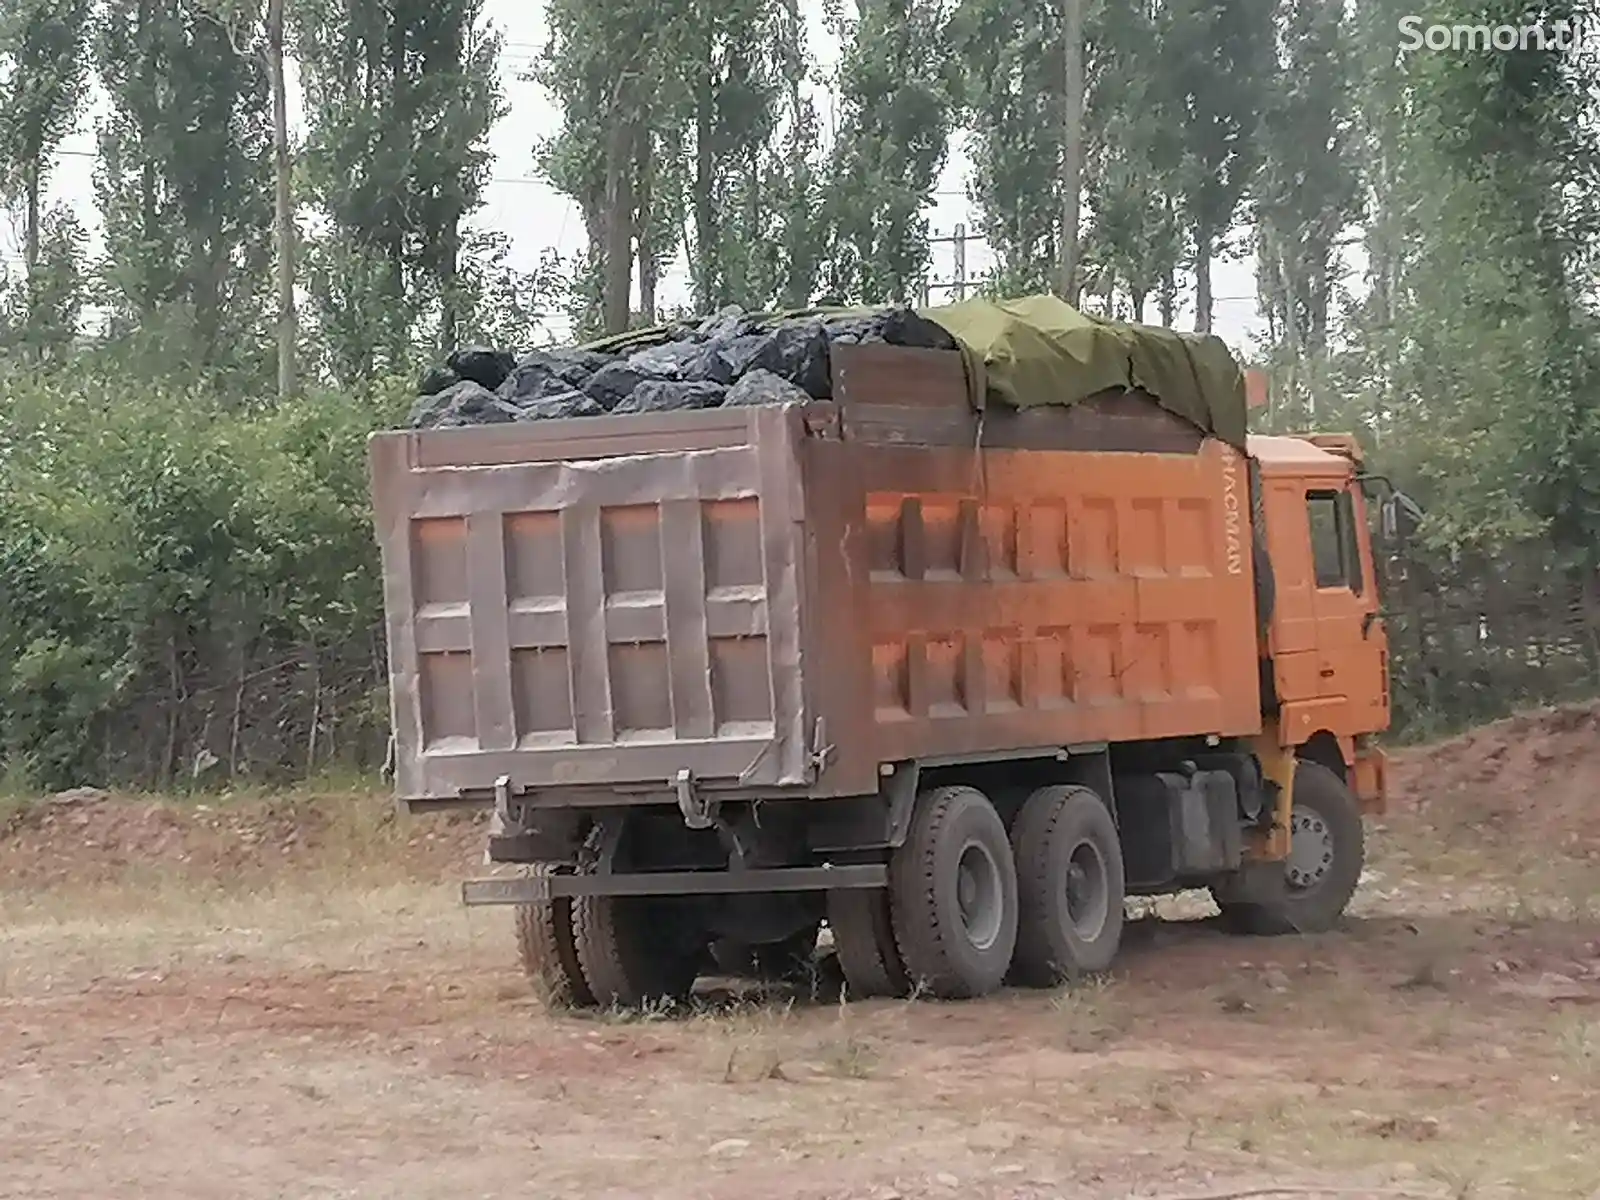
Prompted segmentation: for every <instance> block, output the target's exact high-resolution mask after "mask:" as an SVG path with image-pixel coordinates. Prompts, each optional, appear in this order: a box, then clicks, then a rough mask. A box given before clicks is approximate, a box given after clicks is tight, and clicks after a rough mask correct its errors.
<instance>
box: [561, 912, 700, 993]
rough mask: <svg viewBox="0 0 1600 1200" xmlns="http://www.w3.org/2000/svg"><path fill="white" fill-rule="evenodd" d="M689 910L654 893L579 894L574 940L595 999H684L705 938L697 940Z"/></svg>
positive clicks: (697, 969)
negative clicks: (687, 922) (689, 924)
mask: <svg viewBox="0 0 1600 1200" xmlns="http://www.w3.org/2000/svg"><path fill="white" fill-rule="evenodd" d="M685 918H686V914H684V913H683V912H682V910H681V908H680V907H679V906H675V905H673V904H672V903H671V902H670V901H664V900H662V899H661V898H659V897H655V896H580V897H578V898H577V899H575V900H574V901H573V902H572V933H573V942H574V943H575V944H576V946H577V950H578V961H579V962H580V963H581V964H582V966H583V974H584V977H585V978H586V979H587V980H588V983H589V990H590V992H591V993H592V994H593V995H594V999H595V1003H597V1004H599V1005H601V1006H602V1007H610V1006H613V1005H615V1006H620V1007H623V1008H640V1007H643V1006H646V1005H650V1004H660V1003H672V1002H675V1001H678V1000H681V999H683V998H684V997H686V996H687V995H688V994H689V991H690V989H691V988H693V987H694V981H695V977H696V975H697V974H698V973H699V964H700V960H701V956H702V955H703V954H704V953H705V943H704V942H703V941H702V942H700V943H699V945H698V946H696V945H693V944H692V941H693V939H692V938H691V937H690V934H691V932H692V931H691V930H689V929H688V928H687V927H686V925H685Z"/></svg>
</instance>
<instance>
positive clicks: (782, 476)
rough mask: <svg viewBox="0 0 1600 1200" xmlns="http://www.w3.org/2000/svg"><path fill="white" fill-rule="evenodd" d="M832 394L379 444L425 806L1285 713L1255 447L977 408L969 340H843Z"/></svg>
mask: <svg viewBox="0 0 1600 1200" xmlns="http://www.w3.org/2000/svg"><path fill="white" fill-rule="evenodd" d="M834 395H835V398H834V400H833V401H830V402H819V403H816V404H812V405H804V406H796V407H790V408H773V407H755V408H743V409H740V408H735V409H720V410H712V411H707V412H694V413H667V414H656V415H634V416H619V417H598V418H585V419H577V420H568V421H559V422H540V423H527V424H513V425H503V426H493V427H487V428H477V429H451V430H430V431H424V432H410V431H407V432H392V433H383V434H378V435H375V436H374V438H373V439H372V442H371V465H372V472H373V495H374V504H375V514H376V522H377V528H378V535H379V541H380V545H381V548H382V552H383V558H384V568H385V607H386V611H387V617H388V634H389V656H390V674H391V696H392V704H393V718H394V731H395V743H396V776H397V786H398V790H399V791H400V794H401V795H402V796H404V797H406V798H409V799H413V800H439V801H445V800H453V799H456V798H458V797H461V796H468V797H471V796H476V795H483V796H485V797H487V796H488V795H490V794H491V793H492V790H493V789H494V787H495V786H496V783H497V781H499V780H502V779H504V780H505V781H506V782H507V783H508V784H509V786H510V787H511V788H512V789H514V790H524V789H534V790H559V791H564V792H565V791H570V792H572V794H573V796H574V797H575V801H574V802H583V800H582V797H583V796H584V795H592V794H594V793H606V794H607V798H608V799H613V800H614V799H615V798H616V797H617V794H619V793H620V794H623V795H634V796H638V797H639V798H641V799H648V798H652V797H655V798H659V797H660V794H661V793H664V792H665V793H670V792H671V790H672V786H673V781H674V780H675V779H677V778H679V774H680V772H683V771H687V772H689V773H690V776H691V777H692V778H693V780H694V781H695V783H696V785H697V786H698V787H700V788H704V789H706V790H708V791H715V790H723V791H727V792H728V793H730V794H752V795H761V794H792V795H796V796H803V795H814V796H818V797H822V796H840V795H857V794H864V793H869V792H872V791H874V790H875V789H876V787H877V781H878V773H879V769H880V765H881V764H883V763H887V762H896V761H902V760H907V759H922V760H949V759H952V758H956V759H959V758H992V757H1002V758H1003V757H1006V756H1008V755H1010V754H1017V753H1022V752H1028V751H1035V750H1037V749H1039V748H1041V747H1069V746H1074V745H1079V744H1085V743H1100V742H1120V741H1135V740H1140V739H1146V738H1159V737H1175V736H1187V735H1193V734H1213V733H1214V734H1218V735H1221V736H1231V735H1238V734H1247V733H1253V732H1255V731H1256V730H1258V729H1259V727H1260V715H1259V714H1260V705H1259V692H1258V685H1257V682H1256V638H1257V629H1256V625H1255V608H1254V602H1253V576H1252V561H1251V554H1250V546H1251V533H1250V525H1249V511H1250V506H1249V498H1248V496H1249V493H1248V482H1247V469H1246V462H1245V460H1244V458H1243V456H1242V455H1240V454H1239V453H1238V452H1237V451H1236V450H1234V449H1233V448H1232V447H1229V446H1227V445H1225V444H1224V443H1221V442H1219V441H1216V440H1214V439H1208V438H1204V437H1202V436H1200V435H1199V433H1198V431H1197V430H1195V429H1193V428H1192V427H1189V426H1186V424H1185V423H1184V422H1183V421H1182V420H1181V419H1179V418H1177V417H1174V416H1173V415H1172V414H1170V413H1166V412H1163V411H1161V410H1160V409H1158V408H1156V407H1155V406H1154V405H1153V404H1150V403H1148V402H1146V403H1143V404H1141V403H1140V400H1139V396H1138V395H1137V394H1132V395H1129V394H1121V395H1119V396H1108V397H1106V398H1105V400H1104V402H1103V403H1097V404H1087V405H1079V406H1076V407H1074V408H1067V409H1040V410H1029V411H1023V412H1017V411H1014V410H1006V411H1001V410H991V411H990V412H987V413H983V412H977V413H975V412H973V411H972V410H971V408H970V405H969V401H968V395H967V389H966V384H965V379H964V376H963V374H962V368H961V363H960V358H959V356H958V355H956V354H954V353H952V352H938V351H920V350H904V349H898V348H893V347H882V346H877V347H869V346H862V347H852V348H840V349H839V351H838V352H837V353H836V355H835V361H834ZM980 447H981V450H979V452H975V450H978V448H980Z"/></svg>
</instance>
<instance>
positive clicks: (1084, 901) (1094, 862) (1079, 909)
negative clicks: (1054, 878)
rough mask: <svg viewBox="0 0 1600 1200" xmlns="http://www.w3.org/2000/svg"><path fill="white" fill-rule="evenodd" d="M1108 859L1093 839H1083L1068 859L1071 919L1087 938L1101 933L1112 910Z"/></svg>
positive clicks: (1069, 915) (1069, 913)
mask: <svg viewBox="0 0 1600 1200" xmlns="http://www.w3.org/2000/svg"><path fill="white" fill-rule="evenodd" d="M1106 876H1107V871H1106V860H1105V858H1104V856H1103V855H1101V853H1100V847H1098V846H1096V845H1095V844H1094V843H1093V842H1079V843H1078V844H1077V845H1076V846H1074V847H1073V848H1072V854H1071V856H1070V857H1069V858H1068V859H1067V877H1066V880H1065V881H1064V883H1065V887H1066V893H1067V894H1066V902H1067V920H1068V921H1070V922H1071V923H1072V928H1073V930H1074V931H1075V932H1076V933H1077V935H1078V936H1079V937H1081V938H1082V939H1083V940H1084V941H1090V942H1092V941H1093V940H1094V939H1095V938H1097V937H1099V936H1100V933H1101V931H1102V930H1103V929H1104V928H1105V926H1106V918H1107V917H1108V916H1109V915H1110V912H1111V889H1110V887H1109V885H1108V883H1107V879H1106Z"/></svg>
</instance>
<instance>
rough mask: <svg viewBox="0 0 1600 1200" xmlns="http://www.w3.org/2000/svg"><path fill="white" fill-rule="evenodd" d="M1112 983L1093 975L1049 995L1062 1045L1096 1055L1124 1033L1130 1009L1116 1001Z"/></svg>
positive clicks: (1075, 1052) (1130, 1020)
mask: <svg viewBox="0 0 1600 1200" xmlns="http://www.w3.org/2000/svg"><path fill="white" fill-rule="evenodd" d="M1114 989H1115V982H1114V981H1113V980H1112V978H1111V977H1109V976H1103V975H1102V976H1095V977H1094V978H1091V979H1086V980H1083V981H1081V982H1077V983H1071V984H1068V985H1066V986H1064V987H1062V988H1060V989H1058V990H1057V991H1056V992H1055V993H1054V994H1053V995H1052V996H1051V997H1050V1008H1051V1011H1052V1012H1053V1013H1054V1014H1055V1016H1056V1018H1057V1020H1058V1025H1057V1028H1059V1029H1060V1031H1061V1037H1062V1044H1063V1045H1064V1047H1065V1048H1066V1049H1068V1050H1070V1051H1072V1052H1073V1053H1074V1054H1096V1053H1098V1052H1100V1051H1102V1050H1104V1049H1106V1048H1107V1047H1109V1046H1111V1045H1112V1044H1113V1043H1115V1042H1116V1041H1117V1040H1119V1039H1120V1038H1121V1037H1122V1036H1123V1035H1124V1034H1125V1033H1127V1031H1128V1028H1129V1025H1130V1024H1131V1022H1132V1014H1131V1011H1130V1010H1129V1009H1128V1008H1127V1007H1126V1006H1124V1005H1119V1004H1117V1003H1115V997H1114Z"/></svg>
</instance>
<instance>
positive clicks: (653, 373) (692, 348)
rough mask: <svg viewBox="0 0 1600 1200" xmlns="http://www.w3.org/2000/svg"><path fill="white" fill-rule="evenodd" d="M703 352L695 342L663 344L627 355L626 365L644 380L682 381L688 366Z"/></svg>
mask: <svg viewBox="0 0 1600 1200" xmlns="http://www.w3.org/2000/svg"><path fill="white" fill-rule="evenodd" d="M703 352H704V350H703V347H701V346H699V345H698V344H696V343H695V342H689V341H683V342H664V343H662V344H661V345H659V346H646V347H645V348H644V349H643V350H635V351H634V352H633V353H632V354H630V355H628V360H627V365H628V366H630V367H632V368H633V369H634V370H635V371H637V372H639V374H640V375H642V376H644V377H645V378H646V379H682V378H683V377H684V371H685V369H686V368H687V367H688V365H689V364H690V363H691V362H693V361H694V360H695V359H696V358H698V357H699V356H700V355H701V354H702V353H703Z"/></svg>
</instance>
